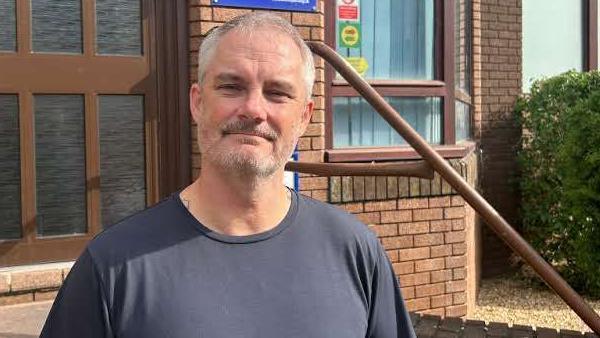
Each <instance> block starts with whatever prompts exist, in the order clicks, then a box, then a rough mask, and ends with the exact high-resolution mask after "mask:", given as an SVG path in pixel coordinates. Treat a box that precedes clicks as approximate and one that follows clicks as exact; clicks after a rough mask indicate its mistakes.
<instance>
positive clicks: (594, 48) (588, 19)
mask: <svg viewBox="0 0 600 338" xmlns="http://www.w3.org/2000/svg"><path fill="white" fill-rule="evenodd" d="M582 1H584V4H583V10H584V13H583V36H584V43H583V46H584V51H583V56H584V60H583V68H584V71H590V70H597V69H598V28H599V27H598V0H582ZM586 14H587V15H586ZM585 37H587V39H586V38H585Z"/></svg>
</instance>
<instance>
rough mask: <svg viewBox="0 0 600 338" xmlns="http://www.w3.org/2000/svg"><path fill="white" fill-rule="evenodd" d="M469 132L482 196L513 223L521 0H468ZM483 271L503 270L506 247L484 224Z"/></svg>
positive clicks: (507, 254) (489, 273) (495, 272)
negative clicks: (475, 143) (476, 147)
mask: <svg viewBox="0 0 600 338" xmlns="http://www.w3.org/2000/svg"><path fill="white" fill-rule="evenodd" d="M473 33H474V34H473V35H474V36H473V79H474V84H473V94H474V95H473V98H474V133H475V138H476V139H477V140H479V143H480V147H481V150H482V165H481V168H480V172H481V187H482V190H483V195H484V197H485V198H486V199H487V200H488V201H489V202H490V204H492V206H494V208H496V210H498V212H500V214H501V215H502V216H503V217H505V218H506V219H507V221H508V222H509V223H510V224H511V225H513V226H516V227H518V226H519V224H518V213H517V211H518V201H519V196H518V191H517V189H516V185H515V182H516V181H515V179H516V176H517V164H516V152H515V150H516V145H517V142H518V138H519V130H518V129H517V128H516V127H515V124H514V120H513V114H512V109H513V104H514V102H515V99H516V97H517V96H518V95H520V93H521V0H473ZM483 250H484V255H483V262H484V263H483V274H484V276H492V275H496V274H499V273H502V272H504V271H506V270H507V268H508V267H509V265H508V264H507V262H508V257H509V255H510V250H509V249H508V248H507V247H506V246H505V245H504V243H503V242H502V241H501V240H499V239H498V238H497V237H496V235H495V234H494V233H493V232H492V231H491V230H489V229H488V228H487V227H484V229H483Z"/></svg>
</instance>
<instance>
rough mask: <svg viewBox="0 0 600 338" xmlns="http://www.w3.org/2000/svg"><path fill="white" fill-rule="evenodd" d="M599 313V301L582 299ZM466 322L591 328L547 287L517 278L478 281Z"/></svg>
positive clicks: (571, 328) (576, 329)
mask: <svg viewBox="0 0 600 338" xmlns="http://www.w3.org/2000/svg"><path fill="white" fill-rule="evenodd" d="M584 299H585V300H586V302H588V304H590V306H592V308H593V309H594V310H595V311H596V313H599V314H600V300H590V299H586V298H585V297H584ZM467 318H469V319H477V320H484V321H487V322H504V323H508V324H509V325H513V324H520V325H529V326H533V327H549V328H554V329H569V330H575V331H581V332H589V331H591V329H590V328H589V327H588V326H587V325H585V323H583V321H582V320H581V319H579V317H578V316H577V315H576V314H575V312H573V310H571V308H569V306H568V305H567V304H566V303H565V302H564V301H563V300H562V299H561V298H559V297H558V296H557V295H556V294H555V293H554V292H553V291H552V290H550V289H549V288H548V287H546V286H545V285H544V286H537V285H532V284H531V283H528V282H526V281H524V280H522V279H519V278H518V277H516V276H514V275H511V276H503V277H498V278H493V279H486V280H482V283H481V288H480V290H479V296H478V299H477V306H476V307H475V311H473V313H472V314H471V315H470V316H467Z"/></svg>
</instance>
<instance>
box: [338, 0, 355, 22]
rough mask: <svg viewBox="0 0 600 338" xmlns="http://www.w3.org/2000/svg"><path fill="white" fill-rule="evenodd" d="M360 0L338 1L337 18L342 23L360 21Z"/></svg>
mask: <svg viewBox="0 0 600 338" xmlns="http://www.w3.org/2000/svg"><path fill="white" fill-rule="evenodd" d="M359 7H360V6H359V0H338V1H337V18H338V20H341V21H353V22H358V21H360V10H359Z"/></svg>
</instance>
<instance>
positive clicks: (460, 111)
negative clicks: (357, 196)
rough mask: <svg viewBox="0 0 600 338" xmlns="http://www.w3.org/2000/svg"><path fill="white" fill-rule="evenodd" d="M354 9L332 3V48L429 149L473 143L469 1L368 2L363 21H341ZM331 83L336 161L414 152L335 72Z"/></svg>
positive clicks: (330, 148) (331, 144)
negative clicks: (392, 150)
mask: <svg viewBox="0 0 600 338" xmlns="http://www.w3.org/2000/svg"><path fill="white" fill-rule="evenodd" d="M355 3H356V2H354V1H348V0H346V1H341V0H337V1H331V2H327V6H328V7H327V8H326V21H327V25H328V29H327V31H328V36H327V43H328V44H329V45H330V46H332V47H335V49H336V50H337V52H338V53H339V54H340V55H342V56H343V57H345V58H346V59H347V60H348V61H349V63H350V64H352V65H353V66H354V67H355V69H357V70H358V71H359V73H361V75H362V76H363V77H364V78H365V79H366V80H367V81H368V82H369V83H370V84H371V85H372V86H373V87H374V88H375V89H376V90H377V91H378V92H379V93H380V94H381V95H382V96H384V98H385V99H386V100H387V101H388V102H389V103H390V104H391V105H392V106H393V107H394V108H395V109H396V110H397V111H398V112H399V113H400V114H401V116H402V117H403V118H404V119H405V120H406V121H407V122H408V123H409V124H410V125H411V126H412V127H413V128H414V129H415V130H416V131H417V132H418V133H419V134H420V135H421V136H422V137H423V138H425V140H427V141H428V142H429V143H430V144H432V145H439V146H441V147H442V148H443V146H444V145H454V144H455V143H456V141H457V140H459V141H460V140H464V139H468V138H469V137H470V105H471V97H470V93H471V91H470V86H471V81H470V76H471V68H470V67H471V66H470V63H471V57H470V54H471V50H470V34H471V27H470V20H471V19H470V5H469V3H470V1H469V0H456V1H441V0H361V1H360V2H359V6H360V8H359V11H358V13H359V14H358V15H357V16H358V18H357V19H346V18H345V17H344V14H342V18H340V17H339V13H341V11H343V10H346V9H347V7H346V8H343V7H344V6H348V4H351V5H353V4H355ZM346 13H348V12H346ZM349 26H353V27H355V28H353V29H349V28H348V27H349ZM354 33H356V34H357V35H356V36H358V38H357V40H356V41H354V40H353V39H354V36H355V35H354ZM348 36H350V39H349V40H348ZM326 83H327V86H326V90H327V97H328V100H329V101H328V102H327V107H326V108H327V116H326V119H327V120H326V126H327V128H328V129H327V134H326V148H327V153H328V160H329V161H347V160H353V161H355V160H365V161H366V160H374V159H394V158H395V157H394V155H390V154H391V152H390V151H389V150H391V149H400V148H402V147H406V146H407V144H406V142H405V141H404V140H403V139H402V137H400V136H399V135H398V134H397V133H396V132H395V131H394V130H393V129H392V128H391V127H390V126H389V125H388V124H387V122H385V121H384V120H383V119H382V118H381V117H380V116H379V114H378V113H376V112H375V111H373V109H372V108H371V107H370V105H369V104H368V103H367V102H366V101H365V100H364V99H362V97H360V95H359V94H358V93H357V92H356V91H355V90H354V89H353V88H352V87H350V86H349V85H348V84H347V83H346V81H345V80H344V79H342V78H341V77H340V75H339V74H337V73H336V72H335V71H334V70H333V69H332V68H331V67H329V66H327V68H326ZM455 112H456V113H455ZM458 126H460V129H457V128H458ZM359 153H360V154H361V155H357V154H359ZM404 153H405V152H404ZM383 154H385V155H383Z"/></svg>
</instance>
